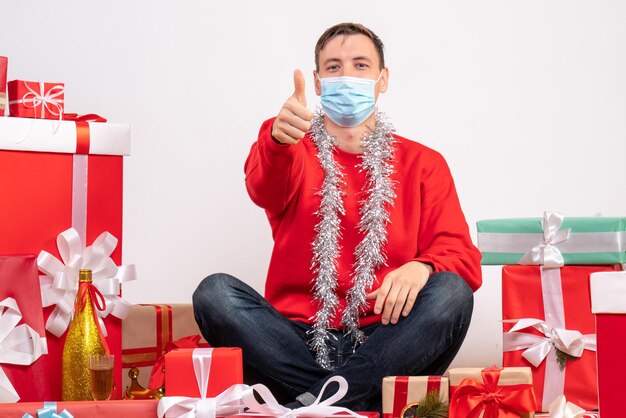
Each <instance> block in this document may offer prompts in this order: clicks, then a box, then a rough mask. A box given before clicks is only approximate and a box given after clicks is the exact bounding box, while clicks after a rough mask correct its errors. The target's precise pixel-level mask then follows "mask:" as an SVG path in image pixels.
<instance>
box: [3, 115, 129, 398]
mask: <svg viewBox="0 0 626 418" xmlns="http://www.w3.org/2000/svg"><path fill="white" fill-rule="evenodd" d="M51 123H56V122H51V121H46V120H39V119H20V118H0V193H1V194H2V199H0V219H2V222H0V237H1V239H0V254H14V253H33V254H38V253H40V251H42V250H45V251H47V252H49V253H50V254H52V255H54V256H55V257H57V258H59V252H58V249H57V244H56V239H57V235H58V234H59V233H60V232H62V231H65V230H66V229H68V228H69V227H71V226H74V227H75V228H76V229H77V230H78V231H79V234H80V236H81V238H82V241H83V243H88V244H91V243H92V242H93V241H94V240H95V239H96V238H97V237H98V236H99V235H100V234H101V233H102V232H105V231H108V232H109V233H111V234H112V235H113V236H115V237H116V238H118V240H119V242H120V244H118V245H117V247H116V248H115V251H114V252H113V253H112V254H111V258H112V259H113V261H114V262H115V264H116V265H120V264H121V259H122V248H121V247H122V245H121V242H122V168H123V161H122V157H121V156H120V155H106V156H105V155H93V154H91V153H92V152H94V151H95V152H98V153H102V154H105V153H109V154H115V153H117V152H119V153H120V154H123V153H126V152H127V148H128V143H129V138H130V136H129V129H128V125H119V124H107V123H93V124H92V123H87V122H69V121H62V122H60V127H59V129H58V131H57V133H56V134H54V133H53V131H52V130H51V129H50V126H49V124H51ZM25 133H26V134H25ZM108 139H110V141H109V142H110V144H109V145H108V147H109V148H107V144H106V142H107V140H108ZM72 141H73V147H69V148H68V147H67V145H68V144H71V142H72ZM59 143H60V144H61V145H59ZM42 144H43V145H42ZM79 144H82V145H81V146H80V147H78V145H79ZM40 145H41V147H42V148H44V149H46V150H47V151H49V150H52V149H56V148H57V147H59V148H58V149H59V151H65V152H67V150H68V149H72V150H76V148H77V147H78V148H79V149H80V150H82V152H84V153H85V154H86V155H85V154H80V155H79V154H71V153H61V152H23V151H16V150H15V149H16V148H17V147H19V149H24V150H29V151H37V150H38V149H40ZM120 145H121V146H120ZM6 148H9V149H12V150H6ZM120 151H121V152H120ZM70 152H73V151H70ZM52 310H53V307H49V308H46V309H45V310H44V315H45V316H46V319H47V317H48V316H49V315H50V313H51V312H52ZM105 325H106V328H107V332H108V338H107V340H108V343H109V347H110V348H111V352H112V354H114V355H115V358H116V365H115V366H116V369H115V370H116V372H115V374H116V376H115V379H116V382H118V385H117V396H118V397H119V396H121V390H122V388H121V385H120V384H119V382H120V381H121V360H122V355H121V354H122V343H121V320H119V319H117V318H115V317H112V316H108V317H107V318H106V319H105ZM47 340H48V352H49V354H48V356H47V357H49V359H48V364H49V367H48V370H49V376H50V380H49V383H48V384H47V385H46V386H48V387H49V388H50V390H51V396H50V397H49V398H47V399H61V385H60V383H59V382H61V364H62V362H61V358H62V353H63V345H64V342H65V335H62V336H61V337H56V336H54V335H52V334H50V333H48V334H47ZM37 400H44V399H37Z"/></svg>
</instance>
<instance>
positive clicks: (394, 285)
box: [366, 261, 433, 325]
mask: <svg viewBox="0 0 626 418" xmlns="http://www.w3.org/2000/svg"><path fill="white" fill-rule="evenodd" d="M432 272H433V269H432V267H431V266H430V265H428V264H424V263H420V262H419V261H409V262H408V263H406V264H405V265H403V266H402V267H399V268H397V269H395V270H393V271H391V272H389V273H388V274H387V275H386V276H385V278H384V279H383V283H382V284H381V286H380V287H379V288H378V289H376V290H375V291H373V292H372V293H370V294H369V295H367V296H366V298H367V299H370V300H372V299H376V303H375V304H374V313H375V314H379V313H381V312H382V314H383V317H382V323H383V325H387V324H388V323H389V322H391V323H392V324H395V323H397V322H398V319H399V318H400V314H402V316H407V315H408V314H409V313H410V312H411V309H412V308H413V304H414V303H415V300H416V299H417V295H418V294H419V292H420V291H421V290H422V288H423V287H424V285H426V282H427V281H428V277H429V276H430V274H431V273H432Z"/></svg>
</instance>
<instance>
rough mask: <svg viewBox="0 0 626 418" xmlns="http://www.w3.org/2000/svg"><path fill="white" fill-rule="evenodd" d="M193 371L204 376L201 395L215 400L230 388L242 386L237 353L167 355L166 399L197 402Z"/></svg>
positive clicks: (226, 349)
mask: <svg viewBox="0 0 626 418" xmlns="http://www.w3.org/2000/svg"><path fill="white" fill-rule="evenodd" d="M200 369H202V373H201V372H200ZM196 371H197V372H198V373H200V375H204V376H208V378H207V382H206V383H207V384H206V393H205V394H204V395H205V396H206V397H207V398H211V397H215V396H217V395H219V394H220V393H222V392H224V391H225V390H226V389H228V388H229V387H231V386H232V385H235V384H241V383H243V363H242V355H241V349H240V348H236V347H222V348H196V349H179V350H172V351H170V352H169V353H167V354H166V355H165V388H166V392H165V394H166V395H167V396H168V397H172V396H187V397H192V398H200V397H201V396H200V388H199V387H198V385H199V384H198V380H197V378H196Z"/></svg>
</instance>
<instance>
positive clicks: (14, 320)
mask: <svg viewBox="0 0 626 418" xmlns="http://www.w3.org/2000/svg"><path fill="white" fill-rule="evenodd" d="M21 319H22V313H21V312H20V309H19V307H18V306H17V302H16V301H15V299H13V298H6V299H4V300H3V301H1V302H0V363H2V364H19V365H23V366H28V365H31V364H33V363H34V362H35V360H37V359H38V358H39V357H41V355H42V354H44V353H46V352H47V348H46V342H45V339H44V338H41V337H40V335H39V333H37V331H35V330H34V329H32V328H31V327H30V326H28V325H26V324H21V325H17V324H18V323H19V322H20V320H21ZM19 399H20V396H19V395H18V394H17V392H16V391H15V388H14V387H13V385H12V384H11V381H10V380H9V378H8V377H7V375H6V374H5V373H4V371H3V370H2V368H0V402H17V401H19Z"/></svg>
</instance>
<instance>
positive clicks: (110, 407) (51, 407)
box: [0, 399, 158, 418]
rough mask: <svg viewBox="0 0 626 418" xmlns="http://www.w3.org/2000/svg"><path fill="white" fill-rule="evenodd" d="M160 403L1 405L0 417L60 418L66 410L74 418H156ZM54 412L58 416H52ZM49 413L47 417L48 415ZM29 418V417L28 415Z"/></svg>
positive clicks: (101, 402) (64, 416)
mask: <svg viewBox="0 0 626 418" xmlns="http://www.w3.org/2000/svg"><path fill="white" fill-rule="evenodd" d="M157 404H158V401H157V400H154V399H150V400H140V401H115V400H111V401H98V402H96V401H93V402H90V401H74V402H45V403H44V402H25V403H21V402H20V403H17V404H2V403H0V416H1V417H3V418H23V417H24V414H30V415H31V416H32V417H33V418H44V417H59V418H69V416H68V415H61V412H63V411H64V410H65V411H67V412H69V413H70V414H72V415H71V416H73V417H74V418H122V417H132V418H156V416H157ZM37 411H41V412H39V414H38V413H37ZM48 411H52V412H54V413H56V414H58V415H52V412H48ZM46 412H47V415H46ZM26 417H27V418H30V417H28V415H26Z"/></svg>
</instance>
